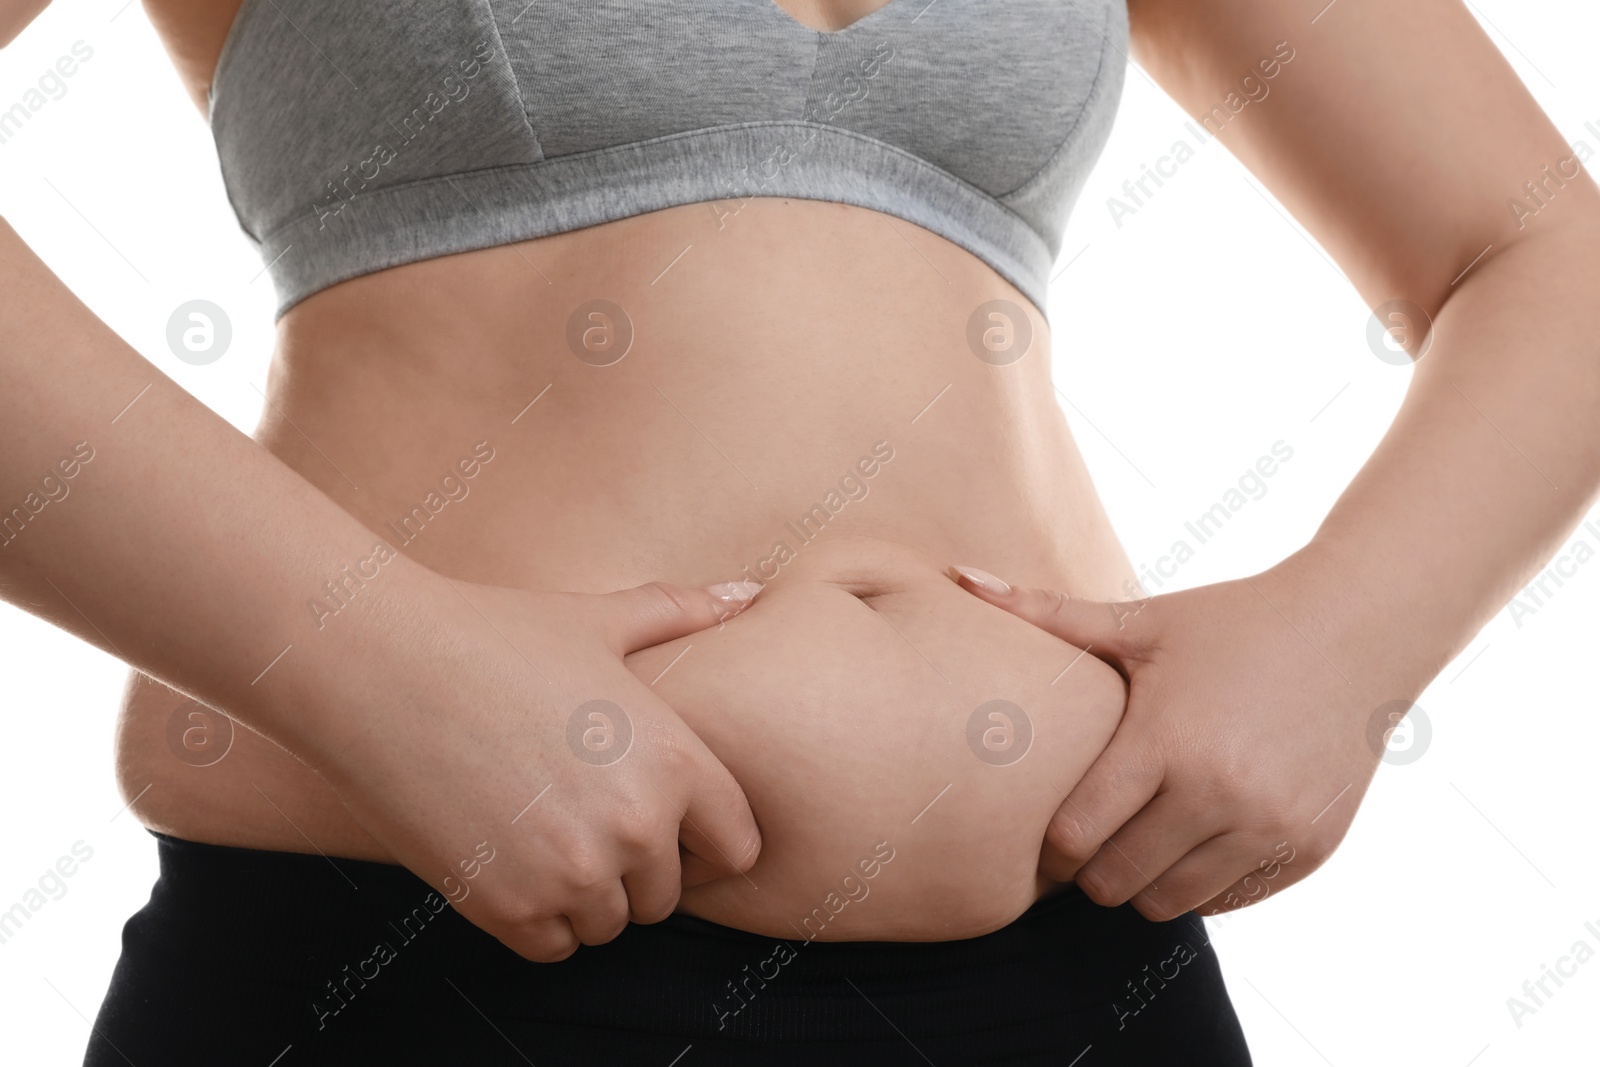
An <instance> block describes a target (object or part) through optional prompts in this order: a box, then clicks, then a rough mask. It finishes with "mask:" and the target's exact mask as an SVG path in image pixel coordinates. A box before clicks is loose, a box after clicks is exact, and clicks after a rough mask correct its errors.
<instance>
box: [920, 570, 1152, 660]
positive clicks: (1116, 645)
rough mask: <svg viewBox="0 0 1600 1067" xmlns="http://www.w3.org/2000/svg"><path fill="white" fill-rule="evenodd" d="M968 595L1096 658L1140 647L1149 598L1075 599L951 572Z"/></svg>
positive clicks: (982, 573) (984, 575)
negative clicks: (1089, 652)
mask: <svg viewBox="0 0 1600 1067" xmlns="http://www.w3.org/2000/svg"><path fill="white" fill-rule="evenodd" d="M951 571H952V573H953V576H954V577H955V579H956V582H957V584H959V585H960V586H961V587H962V588H963V589H965V590H967V592H969V593H972V594H973V595H974V596H977V597H979V598H981V599H983V600H987V601H988V602H989V603H991V604H993V605H994V606H995V607H998V608H1004V609H1005V610H1006V611H1009V612H1011V614H1013V615H1015V616H1017V617H1018V618H1021V619H1024V620H1026V621H1028V622H1031V623H1033V625H1035V626H1037V627H1039V629H1041V630H1044V631H1045V632H1046V633H1051V634H1054V635H1055V636H1057V637H1059V638H1061V640H1063V641H1065V642H1067V643H1068V644H1072V645H1077V646H1078V647H1079V648H1083V649H1089V648H1092V649H1093V650H1094V653H1095V654H1096V655H1098V656H1100V657H1101V658H1106V657H1113V658H1120V657H1122V656H1125V655H1126V654H1127V653H1129V652H1130V651H1132V650H1133V649H1134V648H1136V647H1138V646H1139V645H1140V644H1141V643H1142V636H1143V634H1144V633H1146V632H1147V631H1148V629H1149V619H1148V617H1147V616H1146V615H1145V612H1146V609H1147V608H1148V606H1149V605H1150V603H1151V600H1150V599H1149V598H1146V599H1144V600H1130V601H1125V602H1117V601H1107V600H1080V599H1079V598H1077V597H1073V596H1068V595H1067V594H1066V593H1062V592H1057V591H1056V590H1053V589H1022V588H1018V587H1015V586H1012V585H1009V584H1007V583H1006V582H1004V581H1002V580H1000V579H999V578H996V577H995V576H994V575H992V574H990V573H989V572H987V571H981V570H979V569H978V568H976V567H952V568H951Z"/></svg>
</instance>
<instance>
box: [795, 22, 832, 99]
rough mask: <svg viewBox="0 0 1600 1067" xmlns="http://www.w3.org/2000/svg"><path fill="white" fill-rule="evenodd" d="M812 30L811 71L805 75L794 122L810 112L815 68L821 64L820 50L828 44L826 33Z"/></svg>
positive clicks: (814, 89)
mask: <svg viewBox="0 0 1600 1067" xmlns="http://www.w3.org/2000/svg"><path fill="white" fill-rule="evenodd" d="M812 32H813V34H815V36H816V39H817V46H816V48H814V49H812V51H811V73H810V74H809V75H807V76H806V94H805V97H804V98H803V99H802V100H801V101H800V114H799V115H798V116H797V117H796V118H795V121H796V122H805V121H807V119H806V116H807V115H808V114H810V111H811V94H812V93H813V92H815V91H816V88H817V68H818V67H820V66H822V50H823V49H824V48H826V47H827V46H828V35H827V34H825V33H822V32H821V31H818V30H813V31H812Z"/></svg>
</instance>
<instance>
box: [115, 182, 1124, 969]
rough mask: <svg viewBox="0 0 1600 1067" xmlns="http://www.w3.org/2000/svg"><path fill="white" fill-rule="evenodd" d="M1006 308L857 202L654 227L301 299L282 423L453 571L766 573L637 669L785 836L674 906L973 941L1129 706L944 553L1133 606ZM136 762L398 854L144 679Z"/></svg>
mask: <svg viewBox="0 0 1600 1067" xmlns="http://www.w3.org/2000/svg"><path fill="white" fill-rule="evenodd" d="M997 299H1001V300H1008V301H1011V302H1012V303H1014V304H1016V305H1018V306H1019V307H1026V301H1025V300H1024V299H1023V298H1022V297H1021V295H1020V294H1019V293H1017V292H1016V291H1015V290H1014V289H1012V288H1011V287H1010V286H1009V285H1007V284H1006V283H1005V282H1004V281H1003V280H1001V279H1000V278H998V277H997V276H996V275H995V274H994V273H993V271H991V270H990V269H989V268H988V267H986V266H985V265H983V264H982V263H980V262H979V261H977V260H976V259H974V258H973V257H972V256H970V255H969V254H967V253H966V252H964V251H963V250H961V249H959V248H957V247H955V246H953V245H951V244H949V243H948V242H945V241H943V240H942V239H940V238H938V237H936V236H934V235H932V234H929V233H927V232H925V231H922V230H920V229H918V228H916V227H914V226H911V225H909V224H906V223H903V222H899V221H893V222H891V221H890V220H887V219H886V218H884V217H883V216H880V215H877V214H875V213H872V212H868V211H864V210H861V209H856V208H850V207H846V206H843V205H837V204H823V203H813V202H803V201H780V200H752V201H748V202H746V203H745V204H743V205H742V206H740V205H737V204H724V205H719V206H715V207H713V206H708V205H696V206H692V207H688V208H679V209H673V210H670V211H663V212H656V213H654V214H652V215H647V216H641V217H639V218H635V219H628V220H623V221H621V222H617V223H611V224H608V225H605V226H600V227H594V228H592V229H589V230H583V231H577V232H575V233H570V234H563V235H560V236H557V237H552V238H545V239H542V240H539V241H531V242H525V243H523V244H521V245H517V246H507V247H502V248H496V249H489V250H485V251H482V252H475V253H468V254H466V255H462V256H453V257H448V258H445V259H440V260H434V261H430V262H425V263H419V264H414V265H411V266H407V267H401V268H397V269H393V270H388V271H383V272H380V273H379V274H376V275H369V276H367V277H364V278H360V279H356V280H354V281H352V282H349V283H345V284H343V285H340V286H336V287H334V288H332V289H329V290H327V291H325V292H323V293H320V294H318V295H317V296H314V297H312V298H311V299H309V300H307V301H306V302H304V303H303V304H301V305H300V306H299V307H297V308H295V309H294V310H293V311H291V312H290V314H289V315H287V316H286V317H285V318H284V320H283V321H282V322H281V323H280V324H279V344H278V352H277V356H276V359H275V361H274V366H273V373H272V378H271V381H270V395H271V399H272V404H271V405H270V406H269V408H268V409H267V411H266V413H265V415H264V418H263V421H262V425H261V427H260V429H259V430H258V433H257V437H258V439H259V440H261V441H262V442H263V443H264V444H265V445H266V446H267V447H268V448H270V449H271V450H272V451H273V452H274V453H275V454H277V455H279V456H280V457H281V458H282V459H283V460H284V461H285V462H287V463H288V464H290V465H291V466H292V467H294V468H295V469H296V470H298V471H300V472H301V473H302V474H303V475H304V476H305V477H307V478H308V479H309V480H311V481H312V482H313V483H314V484H316V485H317V486H319V487H320V488H321V489H322V490H324V491H325V492H327V493H328V494H329V495H330V496H331V497H332V498H333V499H335V500H336V501H338V502H339V503H340V504H341V505H342V506H344V507H345V508H346V509H348V510H349V511H350V512H351V513H352V514H354V515H355V516H356V517H358V518H359V519H361V520H363V521H364V522H366V523H367V525H368V526H369V527H371V528H372V529H373V530H374V532H375V533H377V534H378V536H380V537H382V538H384V539H385V540H386V541H388V542H389V543H390V544H392V545H394V546H395V547H396V548H398V549H400V550H401V551H404V552H406V553H407V554H409V555H411V556H413V557H414V558H416V559H417V560H419V561H420V562H422V563H424V564H426V565H428V566H430V567H433V568H434V569H436V570H438V571H441V572H442V573H445V574H449V575H452V576H455V577H460V578H463V579H466V580H471V581H478V582H486V583H493V584H499V585H506V586H512V587H521V588H529V589H538V588H549V589H568V590H575V591H588V592H603V591H607V590H611V589H616V588H623V587H626V586H630V585H635V584H638V583H640V582H643V581H648V580H651V579H664V580H670V581H679V582H684V583H690V584H703V583H709V582H715V581H727V580H733V579H739V578H756V579H758V580H761V581H764V582H766V583H767V589H766V591H765V592H763V594H762V597H761V599H760V600H759V601H758V603H757V605H756V606H755V607H754V608H752V609H751V610H750V611H749V612H747V613H746V614H745V615H742V616H740V617H738V618H736V619H734V620H731V621H730V622H728V623H726V624H725V625H724V626H722V627H721V628H720V629H716V630H711V631H706V632H702V633H700V634H695V635H692V636H690V637H688V638H685V639H683V640H681V641H677V642H673V643H671V644H668V645H663V646H659V647H657V648H653V649H648V650H645V651H642V652H639V653H636V654H634V655H633V656H632V657H630V659H629V664H630V666H631V667H632V668H633V669H634V671H635V673H636V674H637V675H638V676H639V677H640V678H641V679H642V680H644V681H645V682H647V683H653V684H654V686H655V688H656V689H657V690H658V691H659V692H660V693H661V694H662V695H663V697H664V698H665V699H666V700H667V701H668V703H669V704H671V705H672V706H673V707H674V708H676V709H677V710H678V712H679V713H680V715H682V716H683V718H684V719H685V721H686V722H687V723H688V724H689V725H690V726H691V727H692V728H693V729H694V730H695V731H696V732H697V733H699V734H700V736H701V737H702V738H703V739H704V740H705V741H706V743H707V744H708V745H709V747H710V748H711V749H712V751H713V752H715V753H716V754H717V755H718V756H719V757H720V758H721V759H722V760H723V762H724V763H725V764H726V765H727V766H728V768H729V770H730V771H731V772H732V773H733V775H734V777H735V778H736V779H737V780H738V781H739V782H740V784H741V785H742V786H743V787H744V789H745V791H746V794H747V795H748V796H749V798H750V802H751V806H752V809H753V811H754V812H755V815H756V819H757V821H758V823H759V824H760V826H761V829H762V835H763V842H764V845H763V852H762V855H761V858H760V860H759V861H758V863H757V865H756V866H755V868H754V869H753V870H752V871H750V872H749V875H748V877H743V878H729V879H724V880H721V881H719V882H713V883H710V884H708V885H705V886H700V887H697V888H695V889H692V890H689V891H687V892H686V893H685V894H684V898H683V901H682V904H681V906H680V910H682V911H685V912H688V913H691V914H695V915H699V916H701V917H703V918H707V919H710V920H712V921H716V922H720V923H723V924H726V925H730V926H735V927H740V928H744V929H749V930H754V931H757V932H761V933H769V934H773V935H777V936H794V935H795V934H796V933H798V934H800V935H801V936H808V937H820V938H825V939H830V940H833V939H868V938H871V939H877V938H888V939H946V938H955V937H966V936H972V935H975V934H977V933H981V932H984V931H986V930H990V929H994V928H997V927H998V926H1001V925H1004V924H1005V923H1006V922H1008V921H1010V920H1011V919H1012V918H1014V917H1015V916H1016V915H1018V914H1020V913H1021V911H1022V910H1024V909H1025V908H1026V907H1027V906H1028V905H1029V904H1030V903H1032V901H1033V900H1035V899H1037V897H1038V896H1039V895H1041V894H1042V893H1044V892H1047V891H1048V890H1049V888H1050V887H1049V886H1048V885H1047V884H1046V883H1044V882H1042V881H1041V880H1040V879H1039V878H1038V876H1037V873H1036V869H1037V862H1038V855H1039V848H1040V844H1041V842H1042V839H1043V835H1044V829H1045V826H1046V824H1047V823H1048V820H1049V818H1050V815H1051V814H1052V813H1053V812H1054V811H1055V809H1056V807H1057V806H1058V805H1059V804H1060V803H1061V800H1062V797H1063V796H1064V794H1065V792H1066V791H1068V790H1070V788H1071V787H1072V786H1073V785H1074V784H1075V783H1076V782H1077V780H1078V778H1079V777H1081V775H1082V774H1083V772H1084V770H1086V769H1087V767H1088V766H1089V764H1090V763H1091V762H1092V760H1093V759H1094V757H1095V756H1096V755H1097V754H1098V753H1099V751H1100V750H1101V748H1103V746H1104V744H1105V742H1106V741H1107V740H1108V739H1109V737H1110V735H1111V733H1112V731H1113V730H1114V729H1115V726H1116V723H1117V721H1118V720H1119V718H1120V716H1121V713H1122V708H1123V702H1124V690H1123V686H1122V682H1121V679H1120V678H1119V677H1118V676H1117V675H1116V673H1115V672H1114V671H1112V670H1111V668H1109V667H1108V666H1106V665H1105V664H1104V663H1103V662H1101V661H1100V660H1098V659H1096V658H1094V657H1093V656H1092V655H1083V656H1081V657H1080V655H1079V650H1077V649H1074V648H1072V647H1070V646H1068V645H1066V644H1064V643H1062V642H1060V641H1057V640H1055V639H1054V638H1051V637H1049V636H1048V635H1045V634H1043V633H1042V632H1039V631H1037V630H1034V629H1033V628H1031V627H1029V626H1026V625H1025V624H1023V623H1021V622H1020V621H1019V620H1016V619H1015V618H1012V617H1010V616H1008V615H1006V614H1004V613H1002V612H1000V611H998V610H996V609H993V608H991V607H989V606H988V605H985V604H983V603H981V602H979V601H978V600H976V599H975V598H973V597H970V596H968V595H967V594H965V593H964V592H962V591H961V590H960V589H958V588H957V587H956V586H955V585H954V584H953V583H951V582H950V581H949V579H948V578H947V577H945V576H944V574H943V573H942V571H943V569H944V568H945V567H947V566H948V565H950V564H952V563H958V562H959V563H972V564H976V565H979V566H984V567H987V568H989V569H991V570H994V571H996V572H997V573H1000V574H1002V575H1004V576H1005V577H1007V578H1009V579H1011V580H1014V581H1019V582H1024V583H1029V584H1041V585H1050V586H1054V587H1058V588H1064V589H1068V590H1071V591H1073V592H1076V593H1079V594H1081V595H1086V596H1095V597H1103V598H1108V599H1109V598H1115V597H1117V596H1118V595H1119V589H1120V587H1121V585H1122V583H1123V582H1124V580H1125V579H1126V578H1127V577H1128V576H1129V571H1128V566H1127V561H1126V559H1125V557H1124V556H1123V554H1122V552H1121V549H1120V547H1119V546H1118V545H1117V543H1116V541H1115V538H1114V536H1113V535H1112V533H1111V531H1110V528H1109V524H1108V523H1107V522H1106V520H1105V516H1104V514H1103V512H1102V510H1101V508H1100V506H1099V503H1098V500H1097V499H1096V497H1095V494H1094V490H1093V487H1092V485H1091V483H1090V481H1089V479H1088V476H1087V474H1086V473H1085V471H1084V470H1083V467H1082V463H1081V461H1080V459H1079V457H1078V454H1077V452H1076V449H1075V447H1074V446H1073V443H1072V440H1071V437H1070V435H1069V434H1068V432H1067V429H1066V426H1065V423H1064V421H1063V420H1062V419H1061V416H1060V412H1059V409H1058V408H1057V406H1056V404H1055V401H1054V398H1053V396H1052V387H1051V384H1050V380H1049V352H1048V339H1047V335H1046V333H1045V329H1044V323H1043V321H1042V318H1041V317H1040V316H1039V315H1038V313H1037V311H1033V310H1031V309H1030V311H1029V317H1030V318H1031V320H1032V323H1031V324H1032V327H1033V330H1034V340H1033V343H1032V346H1031V348H1030V349H1029V350H1028V351H1027V352H1026V354H1025V355H1023V356H1022V357H1021V358H1019V359H1016V360H1015V361H1014V362H999V363H997V362H995V361H987V360H984V359H980V358H979V357H978V355H977V354H976V353H975V351H974V350H973V348H972V347H971V345H970V344H969V340H968V337H969V329H968V327H969V320H970V319H971V318H972V315H973V312H974V311H976V309H978V307H979V306H980V305H982V304H984V303H986V302H988V301H992V300H997ZM601 300H603V301H606V304H605V305H596V304H594V303H593V302H594V301H601ZM596 308H598V309H599V311H600V315H601V317H600V318H598V319H597V318H594V317H593V315H592V312H594V310H595V309H596ZM468 471H471V474H470V475H469V474H468V473H467V472H468ZM340 606H341V596H340V590H339V589H338V587H337V586H336V585H335V586H330V588H329V589H328V590H326V592H325V595H323V596H321V597H319V598H316V599H314V600H313V601H311V602H308V603H307V605H306V610H307V611H308V612H310V613H311V614H313V615H316V616H317V617H318V618H319V619H321V620H322V624H323V625H325V626H337V625H340V624H341V621H343V622H345V623H350V620H348V619H346V620H341V619H340V618H339V609H340ZM241 625H248V620H241ZM1063 672H1064V673H1063ZM118 766H119V780H120V784H121V787H122V789H123V792H124V794H125V795H126V796H127V797H128V798H130V799H133V798H135V797H137V800H136V801H135V803H134V810H135V811H136V812H137V813H138V815H139V817H140V818H141V819H142V820H143V821H144V822H145V823H146V824H147V825H149V826H152V827H154V828H156V829H159V830H162V831H164V832H168V833H172V834H176V835H178V836H181V837H187V838H191V839H195V840H201V841H211V842H215V843H220V844H234V845H242V846H247V847H255V848H271V849H284V850H290V851H304V852H310V851H321V852H323V853H325V854H328V855H330V856H349V857H355V858H368V859H380V860H382V859H388V858H389V857H388V856H387V854H386V853H385V852H384V851H383V849H382V848H381V846H379V845H378V844H377V843H376V842H375V841H373V840H372V839H371V838H370V837H369V836H368V835H367V834H366V833H365V832H364V831H363V830H362V829H361V828H360V826H359V825H358V824H357V823H356V822H355V821H354V820H353V819H352V818H351V817H350V815H349V814H348V812H346V811H345V809H344V807H343V806H342V804H341V803H340V802H339V800H338V798H337V796H336V795H335V794H334V793H333V792H332V790H331V789H330V788H329V787H328V786H327V785H326V783H324V782H323V781H322V779H321V778H320V777H318V776H317V775H316V774H315V773H313V772H312V771H310V770H309V769H308V768H306V767H305V766H304V765H303V764H301V763H299V762H297V761H296V760H294V759H293V758H292V757H290V756H288V755H287V754H285V753H284V752H283V751H282V750H280V749H278V748H277V747H276V746H274V745H273V744H272V743H270V742H268V741H266V740H264V739H262V738H260V737H259V736H258V735H256V734H254V733H252V732H251V731H249V730H248V729H246V728H244V727H242V726H236V725H232V724H230V723H229V722H228V721H227V720H225V719H223V718H222V717H220V716H217V715H216V714H215V713H210V712H207V711H206V710H205V709H202V708H198V707H195V706H194V705H192V704H190V703H189V702H187V701H186V700H184V699H183V698H181V697H179V696H178V695H176V694H174V693H172V692H171V691H170V690H167V689H166V688H165V687H164V686H161V685H159V684H157V683H153V682H150V681H148V680H146V679H143V678H141V677H138V676H135V677H134V678H133V679H132V680H131V681H130V685H129V689H128V693H127V696H126V699H125V700H124V707H123V715H122V718H121V722H120V731H119V748H118Z"/></svg>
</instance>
